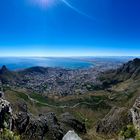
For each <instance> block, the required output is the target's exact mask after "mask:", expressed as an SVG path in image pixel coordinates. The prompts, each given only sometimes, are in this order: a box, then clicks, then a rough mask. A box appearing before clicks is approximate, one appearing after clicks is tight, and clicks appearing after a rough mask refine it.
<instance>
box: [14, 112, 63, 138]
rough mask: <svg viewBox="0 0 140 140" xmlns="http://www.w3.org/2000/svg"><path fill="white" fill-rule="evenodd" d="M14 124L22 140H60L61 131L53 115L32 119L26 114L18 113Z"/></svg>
mask: <svg viewBox="0 0 140 140" xmlns="http://www.w3.org/2000/svg"><path fill="white" fill-rule="evenodd" d="M15 122H16V129H17V130H18V132H19V133H20V134H21V135H22V137H23V139H28V140H32V139H34V140H43V139H45V137H46V136H48V137H49V138H50V139H51V140H62V137H63V130H61V128H60V125H59V123H58V120H57V118H56V116H55V114H54V113H48V114H46V115H40V116H37V117H34V116H32V115H31V114H29V113H27V112H20V113H18V114H17V119H16V120H15Z"/></svg>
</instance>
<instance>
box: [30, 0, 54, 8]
mask: <svg viewBox="0 0 140 140" xmlns="http://www.w3.org/2000/svg"><path fill="white" fill-rule="evenodd" d="M55 1H56V0H31V4H33V5H36V6H39V7H41V8H46V7H50V6H52V5H53V4H55Z"/></svg>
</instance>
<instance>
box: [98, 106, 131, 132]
mask: <svg viewBox="0 0 140 140" xmlns="http://www.w3.org/2000/svg"><path fill="white" fill-rule="evenodd" d="M131 122H132V116H131V112H130V111H129V110H127V109H126V108H118V107H114V108H112V109H111V111H110V112H109V113H108V114H107V115H106V116H105V117H104V118H103V119H102V120H100V121H99V122H98V123H97V127H96V132H97V133H103V134H113V133H117V132H118V131H120V130H121V129H122V127H124V126H126V125H128V124H129V123H131Z"/></svg>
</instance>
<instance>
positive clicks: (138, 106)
mask: <svg viewBox="0 0 140 140" xmlns="http://www.w3.org/2000/svg"><path fill="white" fill-rule="evenodd" d="M131 114H132V119H133V125H134V127H135V129H137V130H140V97H139V98H137V99H136V101H135V104H134V105H133V107H132V108H131Z"/></svg>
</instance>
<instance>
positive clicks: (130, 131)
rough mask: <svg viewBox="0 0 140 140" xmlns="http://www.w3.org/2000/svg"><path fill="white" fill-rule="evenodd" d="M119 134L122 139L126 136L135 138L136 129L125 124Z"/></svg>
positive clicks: (126, 137)
mask: <svg viewBox="0 0 140 140" xmlns="http://www.w3.org/2000/svg"><path fill="white" fill-rule="evenodd" d="M120 136H122V137H123V138H124V139H128V138H135V136H136V130H135V128H134V126H133V125H127V126H126V127H124V128H123V130H122V131H121V132H120Z"/></svg>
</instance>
